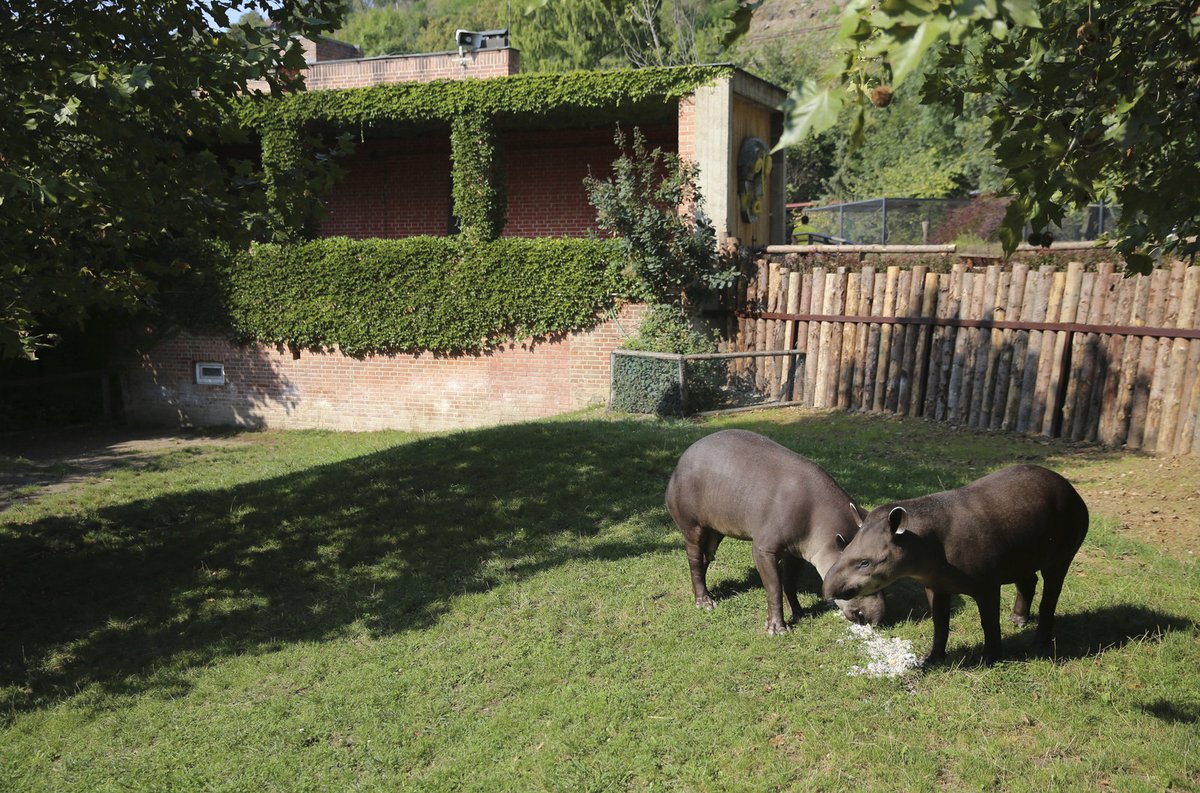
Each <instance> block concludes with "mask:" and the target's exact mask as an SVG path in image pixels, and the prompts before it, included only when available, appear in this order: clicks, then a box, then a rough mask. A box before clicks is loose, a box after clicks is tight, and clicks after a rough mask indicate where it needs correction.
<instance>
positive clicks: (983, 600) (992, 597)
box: [975, 584, 1000, 664]
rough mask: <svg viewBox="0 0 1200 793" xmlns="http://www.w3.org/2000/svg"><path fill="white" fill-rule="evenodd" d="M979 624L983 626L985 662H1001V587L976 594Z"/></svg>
mask: <svg viewBox="0 0 1200 793" xmlns="http://www.w3.org/2000/svg"><path fill="white" fill-rule="evenodd" d="M975 605H976V606H978V607H979V622H980V624H981V625H982V626H983V662H984V663H985V664H994V663H995V662H996V661H998V660H1000V585H999V584H996V585H994V586H985V587H983V588H981V589H979V590H978V591H977V592H976V593H975Z"/></svg>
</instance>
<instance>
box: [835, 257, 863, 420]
mask: <svg viewBox="0 0 1200 793" xmlns="http://www.w3.org/2000/svg"><path fill="white" fill-rule="evenodd" d="M861 287H862V273H861V272H857V273H856V272H851V273H847V274H846V305H845V308H844V309H843V313H845V314H849V315H853V314H855V313H857V311H858V302H859V289H860V288H861ZM857 333H858V325H857V324H856V323H853V322H846V323H843V325H842V363H841V371H840V372H839V377H838V386H837V402H836V404H837V406H838V407H840V408H849V407H851V399H850V394H851V393H852V392H853V390H854V373H855V371H856V370H857V366H858V362H857V360H856V357H855V352H856V350H857V346H856V341H857Z"/></svg>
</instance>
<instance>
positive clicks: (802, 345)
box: [792, 272, 813, 401]
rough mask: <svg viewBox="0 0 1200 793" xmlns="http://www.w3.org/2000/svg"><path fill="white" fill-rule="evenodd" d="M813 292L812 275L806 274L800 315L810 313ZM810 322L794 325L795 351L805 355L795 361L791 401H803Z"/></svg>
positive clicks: (802, 287) (802, 279)
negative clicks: (794, 378) (794, 380)
mask: <svg viewBox="0 0 1200 793" xmlns="http://www.w3.org/2000/svg"><path fill="white" fill-rule="evenodd" d="M812 291H813V274H812V273H811V272H807V273H805V274H804V277H803V278H801V279H800V311H799V313H801V314H808V313H811V311H810V309H811V307H812ZM811 324H812V323H810V322H797V323H796V349H797V350H799V351H800V352H802V353H804V354H805V357H804V358H797V359H796V382H795V383H793V384H792V401H802V400H803V399H804V389H805V387H806V386H805V383H807V382H808V378H807V377H806V376H805V372H806V369H807V366H808V327H809V325H811Z"/></svg>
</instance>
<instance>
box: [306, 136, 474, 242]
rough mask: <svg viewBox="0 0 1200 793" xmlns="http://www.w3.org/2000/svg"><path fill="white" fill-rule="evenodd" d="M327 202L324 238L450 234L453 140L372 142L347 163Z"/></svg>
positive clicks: (351, 156)
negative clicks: (344, 171)
mask: <svg viewBox="0 0 1200 793" xmlns="http://www.w3.org/2000/svg"><path fill="white" fill-rule="evenodd" d="M340 164H341V166H342V167H343V168H345V169H346V171H347V173H346V176H345V177H344V178H343V179H342V180H341V181H340V182H338V183H337V184H336V185H335V186H334V187H333V189H332V190H330V192H329V193H328V194H326V197H325V209H326V213H327V214H326V216H325V218H323V219H322V220H321V222H320V235H321V236H323V237H333V236H341V237H353V238H354V239H364V238H367V237H386V238H389V239H394V238H397V237H412V236H415V235H418V234H433V235H438V236H440V235H443V234H447V233H449V231H450V141H449V133H447V134H446V135H445V136H431V137H423V138H411V139H406V140H385V141H366V142H365V143H360V144H358V145H357V146H356V147H355V152H354V154H352V155H350V157H348V158H346V159H345V160H343V161H342V162H341V163H340Z"/></svg>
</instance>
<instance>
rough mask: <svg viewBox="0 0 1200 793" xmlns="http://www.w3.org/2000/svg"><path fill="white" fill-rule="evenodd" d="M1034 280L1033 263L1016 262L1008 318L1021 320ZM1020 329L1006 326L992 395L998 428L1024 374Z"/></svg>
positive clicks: (993, 416)
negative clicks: (1015, 388) (1031, 272)
mask: <svg viewBox="0 0 1200 793" xmlns="http://www.w3.org/2000/svg"><path fill="white" fill-rule="evenodd" d="M1032 284H1033V279H1031V278H1030V277H1029V265H1028V264H1025V263H1023V262H1018V263H1017V264H1014V265H1013V268H1012V276H1011V280H1010V282H1009V288H1008V304H1007V305H1006V306H1005V309H1004V318H1005V319H1006V320H1008V321H1010V322H1014V321H1015V322H1019V321H1020V320H1021V313H1022V312H1023V311H1024V310H1025V295H1026V290H1027V289H1028V288H1029V287H1030V286H1031V285H1032ZM1019 333H1020V331H1018V330H1006V331H1003V332H1002V333H1001V341H1000V344H1001V352H1000V361H999V363H998V365H997V368H996V387H995V392H994V394H993V396H992V405H991V421H990V422H989V423H988V426H990V427H991V428H992V429H995V430H998V429H1000V428H1001V427H1003V426H1004V419H1005V418H1006V417H1007V416H1008V395H1009V394H1010V393H1012V392H1013V381H1014V380H1020V376H1021V370H1020V369H1019V366H1020V363H1021V359H1020V358H1018V357H1017V341H1018V334H1019ZM1014 361H1016V362H1017V365H1016V366H1014V365H1013V362H1014Z"/></svg>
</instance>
